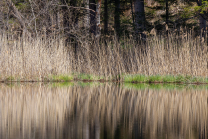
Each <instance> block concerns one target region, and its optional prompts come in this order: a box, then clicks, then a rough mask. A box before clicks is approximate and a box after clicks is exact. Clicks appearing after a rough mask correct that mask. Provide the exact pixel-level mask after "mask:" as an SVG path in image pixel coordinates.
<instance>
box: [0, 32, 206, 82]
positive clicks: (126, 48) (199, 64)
mask: <svg viewBox="0 0 208 139" xmlns="http://www.w3.org/2000/svg"><path fill="white" fill-rule="evenodd" d="M181 34H182V35H180V36H177V35H174V34H170V35H169V47H167V39H165V38H164V37H161V36H155V35H153V36H151V37H148V38H147V42H146V44H147V46H146V51H147V53H146V54H142V53H141V49H140V47H141V45H140V46H139V45H137V44H136V43H135V41H134V39H133V38H129V39H123V43H117V42H116V41H115V40H114V39H111V40H101V41H100V42H98V43H95V42H94V41H91V42H88V41H83V40H80V44H79V47H78V48H77V49H78V50H77V55H76V56H75V54H74V52H73V47H72V45H69V46H67V47H64V41H63V40H61V39H58V38H47V40H44V39H40V38H36V39H33V38H30V37H28V38H24V41H20V40H16V39H13V38H12V37H11V38H10V37H7V36H6V35H3V36H0V48H1V52H0V67H1V68H0V80H8V79H13V80H17V81H21V80H22V81H27V80H30V81H32V80H34V81H43V80H44V79H46V78H48V77H49V76H51V75H72V74H74V73H85V74H91V75H96V76H102V77H104V78H105V79H109V78H112V77H115V76H116V75H121V74H140V75H189V76H200V77H207V74H208V62H207V59H208V53H207V51H208V47H207V45H206V42H205V41H203V42H200V41H199V38H192V37H191V33H181ZM104 41H107V45H105V43H104ZM142 47H144V46H142Z"/></svg>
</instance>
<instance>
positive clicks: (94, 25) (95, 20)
mask: <svg viewBox="0 0 208 139" xmlns="http://www.w3.org/2000/svg"><path fill="white" fill-rule="evenodd" d="M101 2H102V0H98V2H97V4H95V0H91V1H90V9H91V10H90V24H91V27H90V32H91V33H93V34H94V35H95V37H99V36H100V34H101V26H100V11H101Z"/></svg>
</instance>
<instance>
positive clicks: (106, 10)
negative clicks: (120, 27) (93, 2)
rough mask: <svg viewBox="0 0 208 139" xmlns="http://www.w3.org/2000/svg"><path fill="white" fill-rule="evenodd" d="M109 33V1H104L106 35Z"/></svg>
mask: <svg viewBox="0 0 208 139" xmlns="http://www.w3.org/2000/svg"><path fill="white" fill-rule="evenodd" d="M107 33H108V0H104V34H107Z"/></svg>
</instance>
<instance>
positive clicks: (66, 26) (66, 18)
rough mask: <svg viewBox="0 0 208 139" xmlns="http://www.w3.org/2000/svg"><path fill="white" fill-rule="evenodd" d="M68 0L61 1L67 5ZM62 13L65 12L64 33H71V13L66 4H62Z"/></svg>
mask: <svg viewBox="0 0 208 139" xmlns="http://www.w3.org/2000/svg"><path fill="white" fill-rule="evenodd" d="M67 2H68V1H65V0H61V3H62V4H63V5H66V4H67ZM61 10H62V14H63V28H64V34H65V35H67V36H68V33H69V13H68V9H67V7H66V6H62V8H61Z"/></svg>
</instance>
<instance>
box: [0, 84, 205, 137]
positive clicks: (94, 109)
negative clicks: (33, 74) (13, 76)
mask: <svg viewBox="0 0 208 139" xmlns="http://www.w3.org/2000/svg"><path fill="white" fill-rule="evenodd" d="M138 88H141V89H135V88H132V87H131V86H129V85H128V86H124V85H120V86H119V85H115V84H114V85H113V84H102V85H99V84H97V85H90V86H83V85H82V86H80V85H77V84H74V85H70V86H58V85H54V84H53V85H51V84H50V85H43V84H24V85H23V84H19V85H14V86H8V85H5V84H0V138H1V139H131V138H139V139H183V138H184V139H198V138H208V135H207V133H208V107H207V106H208V104H207V103H208V91H207V89H203V88H200V89H193V88H192V87H184V88H179V89H178V88H174V87H172V88H171V89H167V88H160V89H158V88H150V87H146V88H145V87H138Z"/></svg>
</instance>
